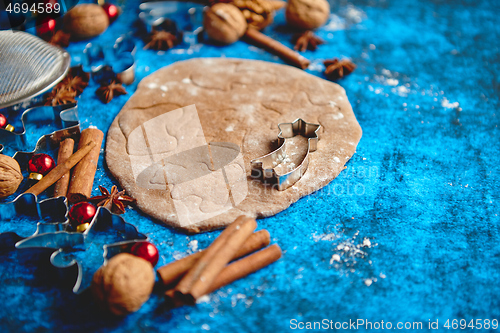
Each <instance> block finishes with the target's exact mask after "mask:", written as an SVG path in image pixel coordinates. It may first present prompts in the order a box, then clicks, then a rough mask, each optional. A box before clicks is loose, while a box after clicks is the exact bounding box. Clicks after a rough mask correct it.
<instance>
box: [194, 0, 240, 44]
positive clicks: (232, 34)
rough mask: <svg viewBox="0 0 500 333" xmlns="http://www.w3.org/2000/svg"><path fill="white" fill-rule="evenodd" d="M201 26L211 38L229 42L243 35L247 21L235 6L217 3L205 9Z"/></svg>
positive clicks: (225, 42)
mask: <svg viewBox="0 0 500 333" xmlns="http://www.w3.org/2000/svg"><path fill="white" fill-rule="evenodd" d="M203 26H204V28H205V31H206V32H207V35H208V36H209V37H210V38H212V39H213V40H215V41H218V42H221V43H224V44H231V43H234V42H236V41H237V40H238V39H240V38H241V36H243V34H244V33H245V31H246V30H247V21H246V20H245V17H244V16H243V14H242V12H241V11H240V10H239V9H238V8H237V7H236V6H234V5H231V4H227V3H217V4H215V5H213V6H212V7H209V8H208V9H207V10H205V14H204V17H203Z"/></svg>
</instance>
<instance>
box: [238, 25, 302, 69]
mask: <svg viewBox="0 0 500 333" xmlns="http://www.w3.org/2000/svg"><path fill="white" fill-rule="evenodd" d="M244 39H245V40H246V41H248V42H249V43H250V44H254V45H255V46H258V47H261V48H263V49H266V50H267V51H269V52H271V53H274V54H276V55H277V56H278V57H280V58H281V59H283V60H284V61H286V62H288V63H290V64H291V65H294V66H297V67H299V68H301V69H306V68H307V67H309V64H310V63H311V62H310V61H309V60H307V59H306V58H304V57H303V56H301V55H300V54H299V53H297V52H295V51H294V50H292V49H291V48H289V47H287V46H285V45H283V44H281V43H280V42H278V41H277V40H275V39H273V38H271V37H269V36H266V35H264V34H263V33H261V32H260V31H258V30H257V29H254V28H248V29H247V31H246V32H245V35H244Z"/></svg>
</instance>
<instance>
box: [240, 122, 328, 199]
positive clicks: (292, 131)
mask: <svg viewBox="0 0 500 333" xmlns="http://www.w3.org/2000/svg"><path fill="white" fill-rule="evenodd" d="M278 128H279V129H280V132H279V134H278V145H279V147H278V149H276V150H274V151H273V152H271V153H269V154H267V155H264V156H261V157H259V158H256V159H254V160H252V161H251V162H250V164H251V167H252V175H256V176H255V177H256V178H262V179H264V180H271V181H272V182H274V183H276V185H277V188H278V190H279V191H283V190H286V189H287V188H289V187H290V186H293V184H295V183H296V182H298V181H299V180H300V178H302V176H303V175H304V173H305V172H306V170H307V167H308V166H309V153H310V152H313V151H315V150H316V149H317V147H318V141H319V136H318V131H319V129H320V128H321V125H319V124H311V123H307V122H305V121H304V120H302V119H301V118H299V119H296V120H295V121H294V122H292V123H280V124H278ZM296 135H302V136H304V137H306V138H308V139H307V142H308V148H307V153H306V156H305V157H304V159H303V160H302V162H301V163H300V164H299V165H298V166H297V167H295V168H294V169H293V170H291V171H289V172H287V173H285V174H283V175H280V174H278V173H277V172H276V170H275V168H276V167H277V166H278V165H279V164H281V163H282V162H283V161H284V160H285V159H286V157H287V153H286V139H288V138H292V137H294V136H296ZM268 166H272V167H271V168H268Z"/></svg>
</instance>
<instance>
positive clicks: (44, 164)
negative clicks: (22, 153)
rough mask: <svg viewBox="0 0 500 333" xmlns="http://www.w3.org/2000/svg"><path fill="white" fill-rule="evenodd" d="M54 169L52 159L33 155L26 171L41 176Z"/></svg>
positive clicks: (42, 155) (47, 156)
mask: <svg viewBox="0 0 500 333" xmlns="http://www.w3.org/2000/svg"><path fill="white" fill-rule="evenodd" d="M55 167H56V162H54V159H52V157H50V156H49V155H47V154H35V155H33V157H31V159H30V160H29V162H28V171H29V172H33V173H39V174H41V175H43V176H45V175H46V174H48V173H49V172H50V170H52V169H54V168H55Z"/></svg>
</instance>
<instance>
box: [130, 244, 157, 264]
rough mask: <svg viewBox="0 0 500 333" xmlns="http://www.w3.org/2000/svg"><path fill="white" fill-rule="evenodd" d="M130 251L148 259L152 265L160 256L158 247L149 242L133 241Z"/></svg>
mask: <svg viewBox="0 0 500 333" xmlns="http://www.w3.org/2000/svg"><path fill="white" fill-rule="evenodd" d="M130 253H131V254H133V255H134V256H137V257H139V258H142V259H144V260H146V261H149V262H150V263H151V265H153V267H154V266H155V265H156V264H157V263H158V259H159V258H160V254H159V253H158V249H157V248H156V246H154V245H153V244H151V243H150V242H139V243H135V244H134V246H132V248H131V249H130Z"/></svg>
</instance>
